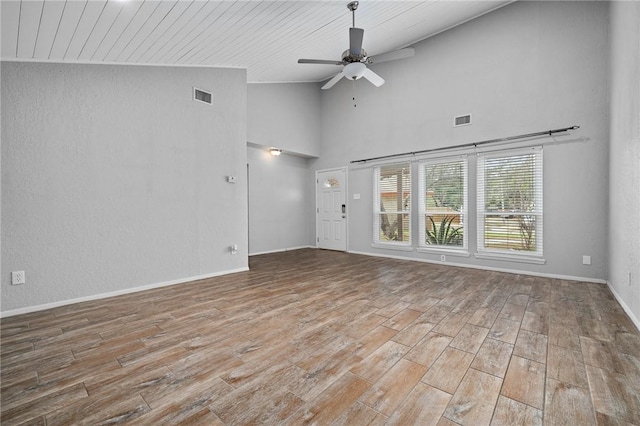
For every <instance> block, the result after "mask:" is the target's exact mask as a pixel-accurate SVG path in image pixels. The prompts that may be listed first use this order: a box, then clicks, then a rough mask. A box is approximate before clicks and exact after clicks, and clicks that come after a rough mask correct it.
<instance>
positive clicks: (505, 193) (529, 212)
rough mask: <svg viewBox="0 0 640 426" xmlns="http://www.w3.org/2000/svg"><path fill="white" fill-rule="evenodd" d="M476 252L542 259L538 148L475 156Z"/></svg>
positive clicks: (540, 178) (539, 150) (540, 159)
mask: <svg viewBox="0 0 640 426" xmlns="http://www.w3.org/2000/svg"><path fill="white" fill-rule="evenodd" d="M478 252H479V253H481V252H484V253H495V254H501V253H502V254H508V255H514V254H515V255H530V256H531V255H534V256H542V148H541V147H536V148H529V149H526V150H521V151H502V152H498V153H485V154H480V155H479V156H478Z"/></svg>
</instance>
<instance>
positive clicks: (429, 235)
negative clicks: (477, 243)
mask: <svg viewBox="0 0 640 426" xmlns="http://www.w3.org/2000/svg"><path fill="white" fill-rule="evenodd" d="M418 174H419V179H420V181H419V191H420V192H419V193H420V201H419V202H420V240H419V245H420V247H423V248H440V249H442V248H445V249H454V250H465V249H466V248H467V229H466V228H467V225H466V222H467V160H466V159H440V160H433V161H426V162H423V163H420V168H419V173H418Z"/></svg>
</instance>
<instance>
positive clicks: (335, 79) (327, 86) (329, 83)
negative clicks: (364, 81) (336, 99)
mask: <svg viewBox="0 0 640 426" xmlns="http://www.w3.org/2000/svg"><path fill="white" fill-rule="evenodd" d="M343 76H344V72H342V71H340V72H339V73H338V74H336V75H334V76H333V78H332V79H331V80H329V81H327V82H326V83H325V85H324V86H322V89H323V90H326V89H331V88H332V87H333V85H334V84H336V83H337V82H338V80H340V79H341V78H342V77H343Z"/></svg>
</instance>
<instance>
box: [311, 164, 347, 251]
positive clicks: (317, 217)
mask: <svg viewBox="0 0 640 426" xmlns="http://www.w3.org/2000/svg"><path fill="white" fill-rule="evenodd" d="M338 170H339V171H342V172H344V203H345V204H346V205H347V211H346V213H345V215H346V216H347V217H346V218H345V221H344V243H345V249H344V251H345V253H346V252H348V251H349V185H348V183H349V173H348V169H347V167H346V166H345V167H333V168H330V169H322V170H316V172H315V179H314V180H315V181H316V183H315V184H314V188H315V191H314V192H315V198H316V207H315V209H316V212H315V218H316V220H315V228H316V241H315V243H316V244H315V245H316V248H319V245H320V223H319V218H320V214H319V213H320V204H319V203H318V185H320V182H319V179H318V174H319V173H326V172H333V171H338ZM338 251H339V250H338Z"/></svg>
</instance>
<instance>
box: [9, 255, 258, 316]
mask: <svg viewBox="0 0 640 426" xmlns="http://www.w3.org/2000/svg"><path fill="white" fill-rule="evenodd" d="M248 270H249V268H248V267H246V266H245V267H242V268H237V269H230V270H227V271H220V272H214V273H212V274H205V275H197V276H193V277H187V278H180V279H177V280H172V281H164V282H160V283H155V284H149V285H144V286H141V287H133V288H127V289H124V290H117V291H112V292H109V293H100V294H94V295H91V296H85V297H79V298H77V299H69V300H61V301H59V302H52V303H45V304H43V305H36V306H28V307H26V308H19V309H12V310H10V311H5V312H0V318H6V317H11V316H14V315H20V314H28V313H31V312H38V311H44V310H46V309H51V308H58V307H60V306H66V305H72V304H74V303H81V302H90V301H92V300H100V299H106V298H108V297H114V296H122V295H123V294H130V293H137V292H139V291H145V290H153V289H156V288H160V287H168V286H170V285H176V284H184V283H189V282H193V281H198V280H204V279H207V278H213V277H219V276H221V275H229V274H235V273H237V272H245V271H248Z"/></svg>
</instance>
